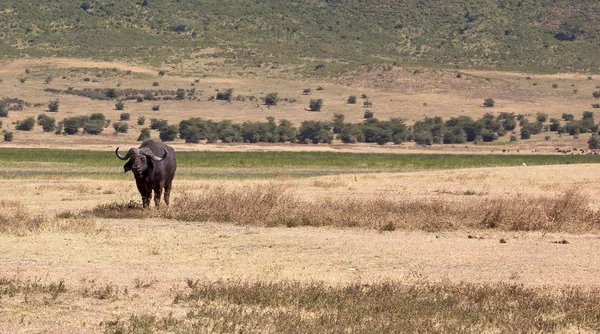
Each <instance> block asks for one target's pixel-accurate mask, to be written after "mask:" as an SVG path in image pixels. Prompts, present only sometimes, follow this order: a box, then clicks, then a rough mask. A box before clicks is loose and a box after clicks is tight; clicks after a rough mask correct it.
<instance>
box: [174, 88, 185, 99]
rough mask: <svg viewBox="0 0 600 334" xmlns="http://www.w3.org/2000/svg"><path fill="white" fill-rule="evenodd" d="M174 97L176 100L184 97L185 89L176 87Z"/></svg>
mask: <svg viewBox="0 0 600 334" xmlns="http://www.w3.org/2000/svg"><path fill="white" fill-rule="evenodd" d="M175 99H176V100H183V99H185V89H183V88H179V89H177V92H176V93H175Z"/></svg>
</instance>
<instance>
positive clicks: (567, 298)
mask: <svg viewBox="0 0 600 334" xmlns="http://www.w3.org/2000/svg"><path fill="white" fill-rule="evenodd" d="M173 302H174V304H175V305H180V306H181V307H184V308H185V309H186V311H187V312H186V314H187V315H186V316H185V317H183V318H174V317H173V316H172V315H169V316H168V317H164V318H160V317H156V316H152V315H132V316H130V318H129V319H125V320H119V319H117V320H113V321H108V322H105V331H106V332H107V333H134V332H135V333H138V332H150V331H156V330H158V331H168V332H188V331H190V330H191V329H194V330H195V331H200V332H220V333H222V332H226V333H230V332H268V333H342V332H344V333H345V332H352V333H406V332H411V333H433V332H435V333H482V332H489V333H491V332H500V333H514V332H519V333H529V332H556V331H561V330H563V331H564V330H567V329H568V330H571V329H577V330H583V331H586V330H589V331H598V330H600V321H599V320H600V318H599V317H600V316H599V314H600V291H598V290H586V289H583V288H575V287H566V288H558V289H552V288H546V287H541V288H539V287H538V288H527V287H523V286H520V285H509V284H504V283H496V284H484V285H476V284H468V283H457V284H452V283H430V282H421V283H418V284H405V283H400V282H393V281H386V282H379V283H374V284H363V283H354V284H350V285H345V286H339V287H331V286H328V285H326V284H324V283H321V282H312V283H308V284H306V283H305V284H303V283H299V282H295V281H282V282H263V281H258V282H244V281H217V282H200V281H191V280H188V286H187V287H186V288H185V289H183V290H179V291H174V299H173Z"/></svg>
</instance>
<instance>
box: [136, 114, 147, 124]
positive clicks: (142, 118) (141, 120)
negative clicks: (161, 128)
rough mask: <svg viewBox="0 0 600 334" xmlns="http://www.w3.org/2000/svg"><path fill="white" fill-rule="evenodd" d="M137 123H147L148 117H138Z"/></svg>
mask: <svg viewBox="0 0 600 334" xmlns="http://www.w3.org/2000/svg"><path fill="white" fill-rule="evenodd" d="M137 124H138V125H144V124H146V117H144V116H140V117H138V119H137Z"/></svg>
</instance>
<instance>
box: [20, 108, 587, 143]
mask: <svg viewBox="0 0 600 334" xmlns="http://www.w3.org/2000/svg"><path fill="white" fill-rule="evenodd" d="M129 120H130V114H129V113H122V114H121V116H120V119H119V121H118V122H114V123H112V127H113V128H114V131H115V132H116V133H125V132H128V129H129V128H130V126H129V125H128V123H127V122H128V121H129ZM36 123H37V124H38V125H39V126H41V127H42V128H43V130H44V131H46V132H50V131H54V132H55V133H56V134H67V135H73V134H77V133H79V132H83V133H86V134H92V135H97V134H100V133H102V132H103V131H104V129H106V128H108V127H109V126H110V125H111V121H110V120H109V119H106V117H105V116H104V115H103V114H102V113H94V114H91V115H81V116H74V117H66V118H64V119H63V120H62V121H60V122H56V120H55V119H54V117H52V116H48V115H46V114H40V115H39V116H38V117H37V122H36V119H34V118H33V117H28V118H27V119H25V120H22V121H20V122H18V123H17V125H16V127H15V129H16V130H23V131H29V130H32V129H33V127H34V126H35V124H36ZM145 123H146V118H145V117H144V116H140V117H138V119H137V124H138V125H140V126H144V125H145ZM517 126H518V127H519V131H518V132H519V134H520V138H521V139H529V138H530V137H531V135H534V134H539V133H542V132H548V131H554V132H557V133H559V134H561V133H568V134H569V135H578V134H580V133H589V132H592V133H597V132H598V124H596V123H595V120H594V114H593V113H592V112H589V111H585V112H583V115H582V118H581V119H579V120H577V119H575V116H574V115H573V114H568V113H565V114H563V115H562V117H561V119H557V118H550V119H548V115H546V114H543V113H538V114H537V115H536V117H535V121H532V120H529V119H528V118H527V117H525V116H524V115H520V114H519V115H515V114H514V113H506V112H503V113H500V114H498V115H494V114H492V113H486V114H484V115H483V116H482V117H481V118H479V119H473V118H471V117H469V116H456V117H451V118H449V119H447V120H444V119H442V118H441V117H425V118H424V119H422V120H419V121H416V122H415V123H414V124H413V125H411V126H409V125H407V124H406V123H405V121H404V120H403V119H400V118H392V119H390V120H387V121H382V120H379V119H377V118H375V117H374V113H373V112H371V111H369V110H367V111H366V112H365V113H364V120H363V121H362V122H360V123H350V122H346V121H345V117H344V115H343V114H335V115H334V116H333V118H332V120H330V121H314V120H309V121H303V122H302V123H301V124H300V126H299V127H295V126H294V125H293V124H292V122H290V121H289V120H286V119H282V120H279V121H277V122H276V121H275V118H274V117H267V118H266V121H262V122H260V121H254V122H251V121H248V122H243V123H234V122H232V121H230V120H224V121H219V122H217V121H213V120H210V119H203V118H198V117H196V118H190V119H186V120H182V121H180V122H179V124H178V125H171V124H169V123H168V121H167V120H164V119H158V118H152V119H150V124H149V126H148V127H144V128H142V129H141V131H140V136H139V138H138V140H145V139H148V138H150V130H156V131H158V132H159V137H160V139H161V140H163V141H173V140H176V139H177V138H180V139H183V140H185V142H187V143H200V142H201V141H206V142H207V143H216V142H219V141H220V142H223V143H242V142H243V143H285V142H291V143H303V144H311V143H312V144H319V143H332V141H333V140H334V139H338V140H340V141H342V142H344V143H377V144H380V145H384V144H386V143H390V142H391V143H394V144H400V143H403V142H407V141H414V142H415V143H417V144H420V145H433V144H442V143H443V144H461V143H466V142H475V143H477V142H492V141H495V140H497V139H498V138H500V137H502V136H504V135H506V134H507V133H511V137H510V140H511V141H516V140H517V136H516V134H517ZM595 138H597V137H595Z"/></svg>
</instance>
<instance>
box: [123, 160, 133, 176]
mask: <svg viewBox="0 0 600 334" xmlns="http://www.w3.org/2000/svg"><path fill="white" fill-rule="evenodd" d="M131 165H133V161H132V160H129V161H127V163H126V164H125V165H123V173H127V172H129V171H130V170H131Z"/></svg>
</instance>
